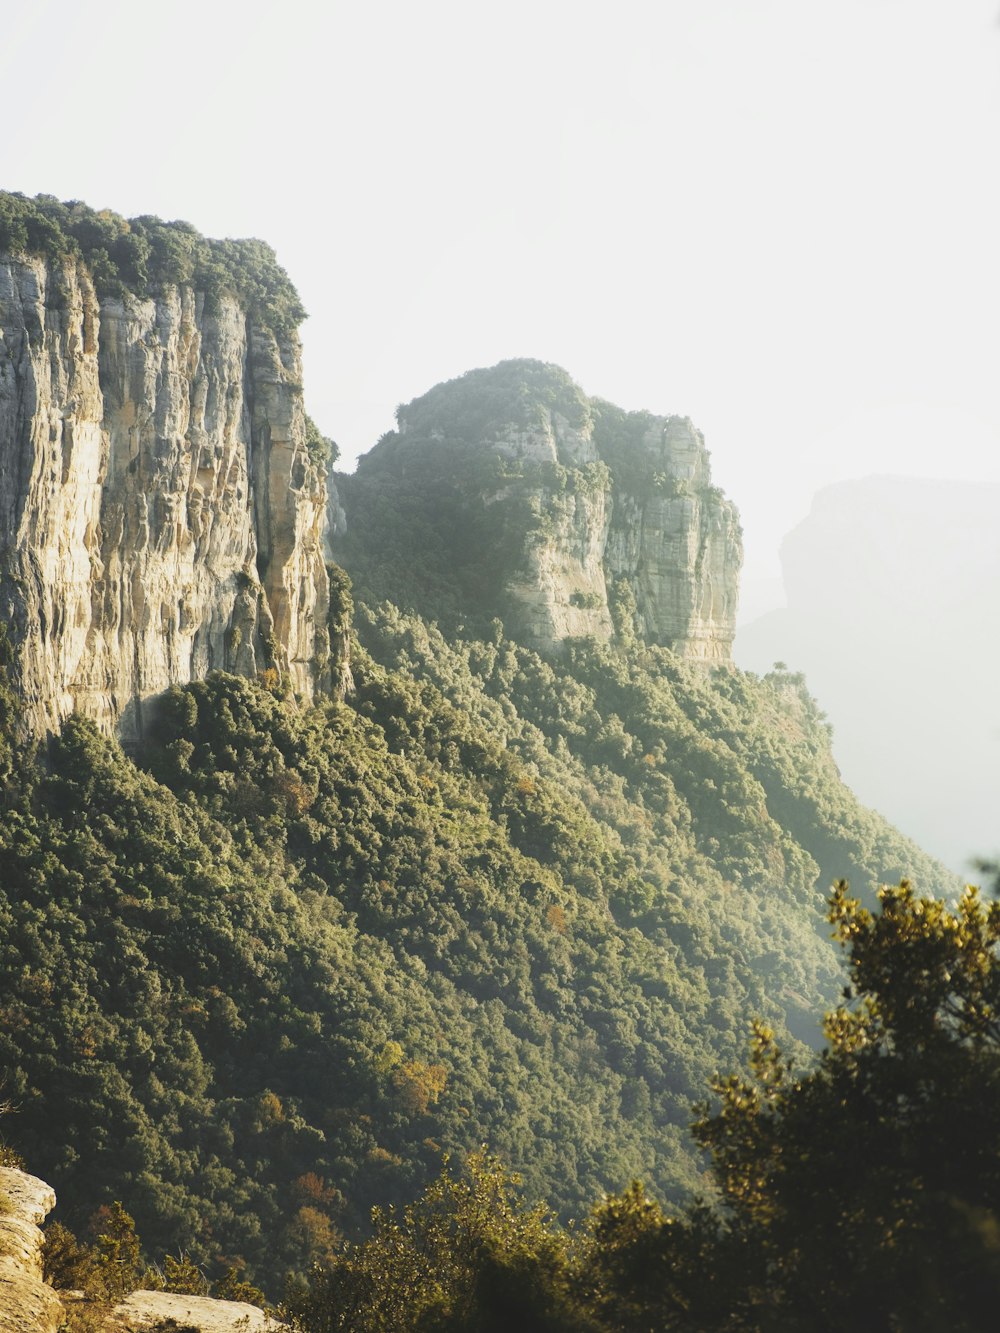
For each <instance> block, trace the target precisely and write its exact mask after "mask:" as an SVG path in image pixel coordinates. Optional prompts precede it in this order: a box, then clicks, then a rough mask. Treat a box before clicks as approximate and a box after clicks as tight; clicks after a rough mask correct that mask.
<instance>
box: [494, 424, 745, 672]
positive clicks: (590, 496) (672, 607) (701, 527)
mask: <svg viewBox="0 0 1000 1333" xmlns="http://www.w3.org/2000/svg"><path fill="white" fill-rule="evenodd" d="M493 447H496V448H498V450H499V451H500V452H503V453H504V454H506V455H507V456H509V457H512V458H517V459H522V460H528V461H530V462H534V463H547V462H548V463H556V464H558V465H560V466H562V467H563V468H566V469H569V484H568V485H567V488H566V489H565V490H563V491H561V492H558V493H557V492H555V491H552V490H547V489H545V488H544V487H541V488H539V489H538V491H537V495H536V497H535V498H536V501H537V508H538V510H539V512H540V513H541V514H542V515H544V522H543V524H542V525H541V527H540V529H539V530H538V531H537V532H533V533H530V534H529V536H528V541H527V545H526V548H525V552H524V557H525V558H524V569H523V571H522V572H519V573H518V574H517V575H515V576H514V577H512V578H511V579H510V580H509V581H508V584H507V592H508V594H509V595H510V597H511V598H512V599H513V601H514V602H515V604H516V605H517V607H518V608H519V612H520V617H519V618H520V620H521V629H522V631H523V632H524V633H526V634H527V636H528V637H529V638H530V639H531V640H532V641H533V642H534V643H535V644H537V646H538V647H540V648H541V649H542V650H543V651H546V652H557V651H558V650H559V647H560V645H561V644H562V643H563V642H564V641H565V640H566V639H568V638H573V637H582V636H587V637H593V638H596V639H601V640H607V639H610V638H611V637H612V635H613V633H614V626H613V621H612V615H611V610H610V606H609V596H608V588H609V584H611V583H612V581H615V580H623V581H624V582H625V583H626V584H628V585H629V586H630V587H631V590H632V593H633V596H634V599H635V608H636V609H635V629H636V631H637V632H638V634H639V635H640V637H642V638H644V639H646V640H648V641H649V642H653V643H661V644H665V645H666V646H668V647H670V648H671V649H672V650H673V651H674V652H676V653H677V654H678V655H679V656H681V657H685V658H687V659H689V660H693V661H698V662H704V663H706V664H717V663H725V662H728V661H730V660H731V656H732V643H733V637H734V635H735V632H736V610H737V602H738V596H739V574H740V566H741V563H742V558H743V547H742V537H741V532H740V525H739V518H738V515H737V512H736V508H735V506H734V505H733V504H732V503H731V502H730V501H729V500H726V499H725V498H724V496H723V495H722V494H721V492H720V491H718V490H716V489H715V488H714V487H713V486H712V484H711V474H710V469H709V460H708V452H707V450H706V448H705V442H704V439H703V438H702V436H701V433H700V432H699V431H697V430H696V429H695V428H694V426H693V425H692V424H691V422H690V421H689V420H687V419H686V418H679V417H668V418H662V417H661V418H654V419H653V424H652V425H651V426H650V428H649V429H648V430H647V432H646V434H645V437H644V439H643V441H642V444H641V449H640V450H639V451H638V454H637V457H636V458H635V459H633V460H632V467H633V470H634V472H636V473H637V474H638V475H641V476H642V477H643V482H642V484H641V485H640V486H638V487H637V488H636V489H634V490H624V489H623V488H622V487H621V486H620V485H617V484H616V483H615V482H614V481H613V479H612V477H611V476H610V475H609V473H608V470H607V469H606V468H605V467H604V465H603V461H602V459H601V454H600V451H599V449H598V447H597V445H596V443H595V441H594V439H593V433H592V428H591V426H590V425H586V426H584V427H582V428H574V427H571V426H570V425H569V424H568V423H567V422H566V421H565V420H564V419H563V418H561V417H560V416H559V415H558V414H557V413H549V412H544V413H543V422H542V425H541V426H540V427H539V429H538V430H536V431H513V430H511V431H509V432H503V433H501V434H500V437H499V440H498V442H497V445H496V446H493ZM595 465H596V466H595ZM528 475H530V473H529V474H528ZM509 494H510V491H509V490H508V491H505V492H501V493H499V494H498V495H497V496H495V497H491V498H492V499H493V500H494V501H495V500H496V499H500V498H504V497H505V496H506V495H509Z"/></svg>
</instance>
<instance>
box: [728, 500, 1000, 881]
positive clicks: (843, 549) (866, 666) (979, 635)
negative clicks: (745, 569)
mask: <svg viewBox="0 0 1000 1333" xmlns="http://www.w3.org/2000/svg"><path fill="white" fill-rule="evenodd" d="M998 505H1000V486H996V485H988V484H981V483H972V482H962V481H950V482H949V481H932V480H925V479H920V478H916V477H867V478H864V479H860V480H858V481H851V482H842V483H840V484H838V485H836V486H830V487H827V488H826V489H825V490H823V491H821V492H820V493H819V494H818V495H817V496H816V498H815V500H814V502H813V506H812V511H811V512H810V514H809V516H808V517H807V518H806V519H804V520H803V522H802V523H800V524H799V525H798V526H797V527H796V528H795V529H794V530H793V531H792V532H790V533H789V534H788V536H787V537H786V538H785V540H784V542H783V544H782V548H781V560H782V569H783V573H784V582H785V588H786V592H787V598H788V606H787V607H786V608H785V609H782V610H775V611H771V612H769V613H768V614H767V615H765V616H762V617H760V618H759V619H758V620H756V621H755V622H753V623H751V624H748V625H745V626H742V627H741V628H740V631H739V634H738V636H737V639H736V645H735V654H736V660H737V661H738V663H739V664H740V666H742V667H744V668H747V669H749V670H753V671H760V672H766V671H768V670H770V669H771V666H772V664H773V663H774V662H775V661H776V660H780V661H783V662H785V663H787V664H788V666H789V667H790V668H792V669H794V670H803V671H805V673H806V675H807V678H808V680H809V684H810V688H811V690H812V691H813V693H814V694H815V695H816V696H817V698H818V700H819V702H820V704H821V706H822V707H823V708H824V709H825V710H826V712H827V713H828V714H829V717H830V721H831V723H832V725H833V746H834V754H835V756H836V759H837V762H838V763H839V765H840V767H841V770H842V771H843V774H844V777H845V780H846V781H847V782H848V783H850V785H851V786H852V787H853V788H854V790H855V791H857V792H858V794H859V795H860V796H861V797H862V799H863V800H865V801H866V802H867V803H868V804H870V805H873V806H875V807H876V808H878V809H879V810H881V811H882V812H883V813H884V814H885V815H886V816H887V817H888V818H889V819H891V820H892V821H893V823H894V824H896V825H897V826H898V827H899V828H902V829H904V830H906V831H907V832H908V833H910V834H911V835H912V836H914V837H919V838H920V840H921V843H922V844H923V845H924V846H926V847H928V848H930V849H932V850H933V851H934V852H935V853H936V854H937V855H938V856H940V857H941V858H942V859H943V860H945V861H946V862H947V863H948V864H950V865H951V866H952V868H953V869H954V870H955V871H956V872H959V873H962V874H966V875H967V874H969V873H970V861H971V859H972V858H974V857H989V856H993V855H995V854H996V852H997V851H998V847H997V844H996V809H997V804H998V802H1000V778H998V774H1000V765H998V762H997V760H998V756H1000V706H998V704H997V697H996V689H995V685H994V675H995V663H996V659H997V656H998V653H1000V629H998V624H1000V622H998V619H997V615H996V609H997V607H996V602H997V596H996V589H997V586H998V583H1000V532H998V529H997V525H996V513H997V508H998Z"/></svg>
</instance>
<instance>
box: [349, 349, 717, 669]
mask: <svg viewBox="0 0 1000 1333" xmlns="http://www.w3.org/2000/svg"><path fill="white" fill-rule="evenodd" d="M397 417H398V430H397V431H395V432H393V433H391V434H390V435H388V436H386V437H383V439H382V440H381V441H380V442H379V444H378V445H377V446H376V447H375V449H373V450H372V451H371V453H370V454H368V455H367V456H366V457H365V458H364V459H362V460H361V463H360V464H359V468H358V473H357V476H356V477H339V478H338V479H337V486H338V496H339V500H338V506H337V511H336V514H335V515H333V516H332V517H331V523H330V531H331V532H332V533H333V542H332V545H333V553H334V555H335V556H336V558H337V559H339V560H341V561H342V562H343V563H344V564H345V565H346V567H347V568H348V569H349V570H350V571H351V573H352V574H357V575H358V577H359V578H360V579H361V581H362V583H364V582H366V581H367V584H368V585H369V587H373V588H374V591H375V592H376V593H377V594H378V595H382V596H387V597H393V598H394V599H395V600H402V601H406V600H407V594H408V591H409V588H410V585H411V571H412V565H413V560H414V552H417V553H418V555H417V559H418V560H421V561H423V562H424V564H425V566H426V568H424V570H423V575H422V578H421V585H422V587H423V588H425V589H426V588H427V587H431V588H433V589H434V590H435V591H436V593H437V594H438V598H439V600H438V603H437V604H434V605H430V606H428V605H427V604H426V600H425V603H424V604H423V605H419V600H418V599H419V597H420V596H425V594H417V593H415V594H414V597H413V600H414V602H415V603H417V605H418V609H421V610H423V611H429V612H430V613H431V614H434V615H439V616H441V615H446V614H447V612H448V610H449V599H450V603H451V605H452V606H453V607H462V608H463V610H464V612H465V614H466V615H468V614H471V612H472V609H473V607H474V606H477V605H478V609H479V610H487V611H488V613H489V614H496V615H501V616H502V617H503V618H504V619H505V620H509V621H510V622H511V624H512V628H514V629H515V631H516V632H517V633H518V634H519V635H521V636H522V637H524V638H526V639H528V640H529V641H531V642H533V643H534V644H535V645H536V646H537V647H539V648H540V649H541V650H542V651H544V652H550V653H551V652H558V651H559V650H560V649H561V647H562V645H563V644H564V643H565V641H566V640H567V639H571V638H574V637H581V636H587V637H593V638H597V639H610V638H612V637H613V636H614V635H615V633H630V632H631V633H637V634H638V635H640V636H641V637H642V638H644V639H646V640H647V641H649V642H655V643H660V644H664V645H666V646H668V647H670V648H672V649H673V650H674V651H675V652H676V653H677V654H678V655H680V656H682V657H685V658H688V659H691V660H696V661H701V662H705V663H722V662H727V661H729V660H730V656H731V645H732V641H733V636H734V633H735V624H736V606H737V597H738V585H739V570H740V565H741V562H742V540H741V533H740V527H739V521H738V516H737V513H736V510H735V507H734V506H733V505H732V504H731V502H730V501H728V500H726V499H725V498H724V497H723V495H722V493H721V492H720V491H719V490H717V489H716V488H715V487H714V486H713V485H712V483H711V474H710V469H709V456H708V452H707V450H706V449H705V443H704V440H703V438H702V436H701V434H700V433H699V432H698V431H697V430H696V429H695V427H694V426H693V425H692V424H691V422H690V421H689V420H687V419H686V418H682V417H657V416H653V415H651V414H650V413H647V412H623V411H621V410H620V409H618V408H616V407H613V406H612V405H611V404H609V403H604V402H600V401H598V400H589V399H587V398H586V396H585V395H584V394H583V393H582V391H581V390H580V389H579V388H578V386H577V385H575V384H574V383H573V381H572V380H571V379H570V378H569V376H568V375H567V374H566V373H565V371H562V370H560V369H559V368H558V367H556V366H550V365H546V364H544V363H542V362H537V361H511V362H502V363H501V364H500V365H498V366H495V367H493V368H492V369H490V370H478V371H470V372H469V374H467V375H464V376H462V377H461V378H460V379H458V380H453V381H451V382H449V383H447V384H442V385H439V386H438V387H437V388H435V389H432V390H431V391H430V393H428V394H425V395H424V396H423V397H422V398H418V399H416V400H415V401H414V402H412V403H410V404H409V405H408V406H405V407H401V408H400V409H399V411H398V414H397ZM404 532H405V533H406V534H407V540H406V541H405V542H404V541H403V540H402V539H401V538H400V540H399V541H398V548H397V546H396V544H395V543H396V539H397V535H398V534H402V533H404ZM396 549H398V550H399V552H400V556H399V558H398V559H397V557H396ZM407 552H408V554H407Z"/></svg>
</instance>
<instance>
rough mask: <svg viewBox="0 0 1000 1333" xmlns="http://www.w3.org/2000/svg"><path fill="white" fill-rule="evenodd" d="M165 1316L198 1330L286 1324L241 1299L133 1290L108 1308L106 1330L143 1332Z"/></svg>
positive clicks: (245, 1332)
mask: <svg viewBox="0 0 1000 1333" xmlns="http://www.w3.org/2000/svg"><path fill="white" fill-rule="evenodd" d="M167 1319H173V1320H175V1321H176V1322H177V1324H178V1325H179V1326H180V1327H182V1328H188V1327H191V1328H196V1329H198V1330H199V1333H278V1330H280V1329H283V1328H286V1327H287V1325H286V1324H282V1323H279V1322H278V1321H277V1320H276V1319H271V1318H269V1317H268V1316H267V1315H266V1314H265V1313H264V1312H263V1310H260V1309H258V1308H257V1306H256V1305H248V1304H247V1303H246V1302H245V1301H217V1300H213V1299H212V1298H211V1297H209V1296H177V1295H175V1294H173V1293H172V1292H166V1291H133V1292H132V1294H131V1296H129V1297H128V1299H127V1300H125V1301H122V1303H121V1304H120V1305H116V1306H115V1308H114V1310H113V1311H112V1312H111V1316H110V1319H109V1321H108V1333H143V1331H144V1330H147V1329H152V1328H156V1327H157V1326H158V1325H159V1324H161V1323H162V1322H163V1321H164V1320H167Z"/></svg>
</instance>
